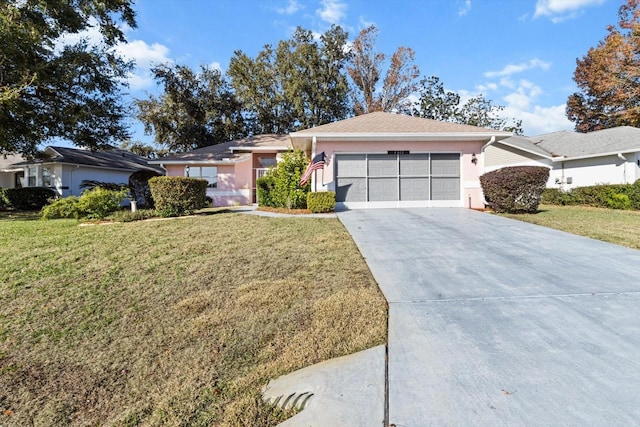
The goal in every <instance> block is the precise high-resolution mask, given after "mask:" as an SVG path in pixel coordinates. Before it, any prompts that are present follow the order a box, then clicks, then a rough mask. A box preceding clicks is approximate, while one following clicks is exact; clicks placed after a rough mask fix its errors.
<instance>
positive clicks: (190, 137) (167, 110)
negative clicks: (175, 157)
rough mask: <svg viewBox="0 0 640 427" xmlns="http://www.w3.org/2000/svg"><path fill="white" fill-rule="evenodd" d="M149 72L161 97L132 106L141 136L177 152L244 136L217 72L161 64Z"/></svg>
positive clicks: (239, 115)
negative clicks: (160, 89) (142, 125)
mask: <svg viewBox="0 0 640 427" xmlns="http://www.w3.org/2000/svg"><path fill="white" fill-rule="evenodd" d="M151 71H152V73H153V75H154V78H155V80H156V81H157V82H158V83H160V84H161V85H162V86H163V90H164V93H162V94H161V95H160V96H158V97H156V96H154V95H151V96H149V98H148V99H136V100H135V104H136V106H137V108H138V113H137V118H138V119H139V120H140V121H141V122H142V123H143V124H144V129H145V133H146V134H148V135H153V136H154V140H155V142H156V143H158V144H160V145H162V146H165V147H167V148H168V149H169V150H170V151H172V152H176V151H178V152H181V151H189V150H192V149H194V148H200V147H206V146H209V145H214V144H219V143H222V142H226V141H231V140H234V139H237V138H242V137H244V136H246V131H245V128H244V125H243V118H242V111H241V105H240V103H239V102H238V100H237V99H236V97H235V95H234V93H233V91H232V90H231V87H230V86H229V83H228V82H227V80H226V78H225V77H224V75H223V74H222V73H221V72H220V71H219V70H216V69H214V68H211V67H206V66H201V67H200V72H199V73H196V72H194V71H193V70H192V69H191V68H189V67H187V66H184V65H168V64H163V65H159V66H156V67H154V68H152V69H151Z"/></svg>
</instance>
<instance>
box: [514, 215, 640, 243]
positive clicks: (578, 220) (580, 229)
mask: <svg viewBox="0 0 640 427" xmlns="http://www.w3.org/2000/svg"><path fill="white" fill-rule="evenodd" d="M503 216H506V217H508V218H514V219H518V220H521V221H526V222H531V223H533V224H538V225H543V226H545V227H550V228H555V229H558V230H563V231H567V232H569V233H573V234H578V235H580V236H586V237H591V238H593V239H598V240H603V241H605V242H610V243H615V244H618V245H622V246H627V247H629V248H634V249H640V211H626V210H614V209H603V208H593V207H586V206H553V205H541V206H540V209H539V212H538V213H536V214H525V215H508V214H503Z"/></svg>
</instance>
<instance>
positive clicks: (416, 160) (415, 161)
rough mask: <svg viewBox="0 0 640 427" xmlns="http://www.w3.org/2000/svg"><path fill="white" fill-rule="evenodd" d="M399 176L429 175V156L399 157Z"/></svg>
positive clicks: (409, 155) (405, 155)
mask: <svg viewBox="0 0 640 427" xmlns="http://www.w3.org/2000/svg"><path fill="white" fill-rule="evenodd" d="M400 175H423V176H425V175H429V154H426V153H425V154H402V155H400Z"/></svg>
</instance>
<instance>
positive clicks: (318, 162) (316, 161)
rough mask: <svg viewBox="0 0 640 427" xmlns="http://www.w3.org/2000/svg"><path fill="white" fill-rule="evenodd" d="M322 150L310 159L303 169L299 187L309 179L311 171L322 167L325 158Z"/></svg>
mask: <svg viewBox="0 0 640 427" xmlns="http://www.w3.org/2000/svg"><path fill="white" fill-rule="evenodd" d="M326 158H327V156H325V154H324V151H323V152H322V153H320V154H316V156H315V157H314V158H313V160H311V163H309V166H307V170H306V171H304V173H303V174H302V176H301V177H300V187H303V186H304V185H305V184H306V183H307V182H308V181H309V179H311V174H312V173H313V171H315V170H318V169H323V168H324V159H326Z"/></svg>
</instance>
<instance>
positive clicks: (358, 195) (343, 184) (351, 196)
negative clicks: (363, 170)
mask: <svg viewBox="0 0 640 427" xmlns="http://www.w3.org/2000/svg"><path fill="white" fill-rule="evenodd" d="M366 201H367V185H366V178H338V185H337V188H336V202H366Z"/></svg>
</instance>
